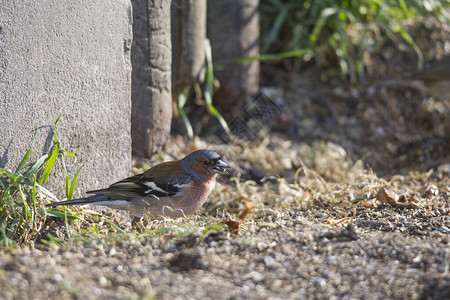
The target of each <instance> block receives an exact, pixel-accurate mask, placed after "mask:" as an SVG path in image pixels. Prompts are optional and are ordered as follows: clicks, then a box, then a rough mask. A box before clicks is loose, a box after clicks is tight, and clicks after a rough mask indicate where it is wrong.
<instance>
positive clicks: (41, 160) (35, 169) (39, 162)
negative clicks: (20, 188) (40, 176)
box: [23, 154, 48, 178]
mask: <svg viewBox="0 0 450 300" xmlns="http://www.w3.org/2000/svg"><path fill="white" fill-rule="evenodd" d="M47 158H48V155H47V154H45V155H43V156H42V157H40V158H39V159H38V160H37V161H36V162H35V163H34V164H33V166H31V167H30V168H29V169H28V170H27V171H26V172H25V173H23V177H25V178H31V177H32V176H34V175H35V174H36V173H37V172H39V170H41V168H42V167H43V166H44V164H45V162H46V160H47Z"/></svg>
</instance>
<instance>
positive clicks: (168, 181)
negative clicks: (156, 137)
mask: <svg viewBox="0 0 450 300" xmlns="http://www.w3.org/2000/svg"><path fill="white" fill-rule="evenodd" d="M230 168H231V167H230V166H229V165H228V164H226V163H225V162H224V161H222V160H221V156H220V155H219V154H218V153H216V152H214V151H212V150H197V151H194V152H192V153H190V154H189V155H187V156H185V157H184V158H183V159H181V160H175V161H168V162H163V163H160V164H158V165H155V166H153V167H152V168H150V169H149V170H147V171H146V172H144V173H142V174H138V175H134V176H131V177H128V178H125V179H123V180H120V181H118V182H116V183H113V184H111V185H110V186H109V187H108V188H105V189H100V190H93V191H88V192H87V193H89V194H94V195H92V196H89V197H86V198H79V199H73V200H66V201H60V202H53V203H50V204H47V205H46V206H47V207H49V208H52V207H57V206H71V205H87V204H90V205H103V206H107V207H110V208H114V209H121V210H127V211H129V212H130V213H131V214H132V215H133V216H134V217H135V218H142V217H143V216H144V215H146V214H148V215H150V216H151V217H153V216H158V215H162V216H167V217H171V218H174V219H175V218H179V217H182V216H187V215H190V214H193V213H195V212H197V211H199V210H200V208H201V207H202V205H203V204H204V203H205V202H206V200H207V199H208V196H209V194H210V193H211V191H212V189H213V188H214V185H215V182H216V177H217V175H218V174H229V173H228V172H227V169H230Z"/></svg>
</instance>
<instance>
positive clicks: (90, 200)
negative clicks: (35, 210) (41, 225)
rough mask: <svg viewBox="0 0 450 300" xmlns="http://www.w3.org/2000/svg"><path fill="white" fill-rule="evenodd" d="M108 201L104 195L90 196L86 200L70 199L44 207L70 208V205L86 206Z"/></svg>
mask: <svg viewBox="0 0 450 300" xmlns="http://www.w3.org/2000/svg"><path fill="white" fill-rule="evenodd" d="M105 200H108V197H107V196H105V195H92V196H90V197H86V198H79V199H72V200H66V201H60V202H54V203H49V204H47V205H46V207H57V206H71V205H87V204H100V203H101V202H103V201H105Z"/></svg>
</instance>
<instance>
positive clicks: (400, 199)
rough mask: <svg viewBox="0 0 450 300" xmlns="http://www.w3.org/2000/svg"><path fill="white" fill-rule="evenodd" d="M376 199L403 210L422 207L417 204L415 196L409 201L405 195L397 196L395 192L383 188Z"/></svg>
mask: <svg viewBox="0 0 450 300" xmlns="http://www.w3.org/2000/svg"><path fill="white" fill-rule="evenodd" d="M376 199H377V200H378V201H380V202H381V203H389V204H390V205H392V206H394V207H401V208H419V207H420V206H419V205H418V204H417V203H415V202H414V201H415V200H416V199H415V198H414V196H412V197H410V199H409V201H408V199H407V198H406V196H405V195H401V196H399V195H397V194H396V193H395V192H393V191H391V190H388V189H387V188H386V187H384V188H381V189H380V190H379V191H378V193H377V195H376Z"/></svg>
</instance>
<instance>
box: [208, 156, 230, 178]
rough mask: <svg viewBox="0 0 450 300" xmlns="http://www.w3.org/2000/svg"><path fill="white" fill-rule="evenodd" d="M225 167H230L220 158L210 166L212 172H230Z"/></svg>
mask: <svg viewBox="0 0 450 300" xmlns="http://www.w3.org/2000/svg"><path fill="white" fill-rule="evenodd" d="M227 169H231V167H230V166H229V165H227V164H226V163H225V162H223V161H222V160H220V159H219V160H218V161H217V163H216V164H215V165H214V166H213V167H212V170H213V172H214V173H219V174H226V175H228V174H230V173H228V172H227Z"/></svg>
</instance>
